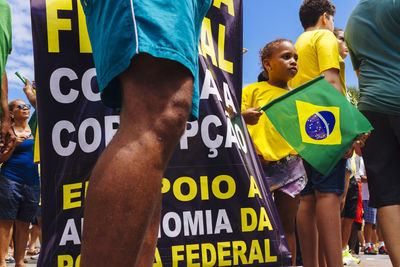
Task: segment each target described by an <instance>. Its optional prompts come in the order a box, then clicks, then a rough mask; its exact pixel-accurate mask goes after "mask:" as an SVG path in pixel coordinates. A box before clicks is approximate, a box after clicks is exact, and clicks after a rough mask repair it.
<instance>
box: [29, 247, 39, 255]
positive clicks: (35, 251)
mask: <svg viewBox="0 0 400 267" xmlns="http://www.w3.org/2000/svg"><path fill="white" fill-rule="evenodd" d="M37 254H39V251H38V250H37V249H35V250H33V251H29V250H28V251H27V252H26V255H27V256H35V255H37Z"/></svg>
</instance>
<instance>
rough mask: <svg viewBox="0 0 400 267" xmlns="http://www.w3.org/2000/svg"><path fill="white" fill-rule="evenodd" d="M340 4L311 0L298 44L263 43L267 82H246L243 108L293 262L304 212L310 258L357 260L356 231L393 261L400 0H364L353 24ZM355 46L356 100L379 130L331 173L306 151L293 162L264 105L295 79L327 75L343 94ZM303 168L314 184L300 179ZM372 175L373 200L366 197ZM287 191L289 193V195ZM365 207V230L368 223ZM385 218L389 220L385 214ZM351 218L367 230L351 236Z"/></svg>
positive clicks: (315, 261)
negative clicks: (343, 18)
mask: <svg viewBox="0 0 400 267" xmlns="http://www.w3.org/2000/svg"><path fill="white" fill-rule="evenodd" d="M335 12H336V10H335V7H334V5H333V4H332V3H331V2H330V1H328V0H305V1H304V2H303V4H302V6H301V7H300V11H299V15H300V21H301V23H302V26H303V28H304V33H303V34H301V35H300V36H299V37H298V39H297V41H296V43H295V45H293V44H292V43H291V42H290V41H289V40H285V39H278V40H275V41H272V42H271V43H269V44H267V45H266V46H265V47H264V48H263V49H262V50H261V52H260V58H261V64H262V66H263V69H264V71H263V73H262V74H260V75H259V77H261V78H263V79H264V81H259V82H258V83H255V84H251V85H249V86H247V87H246V88H244V89H243V96H242V115H243V118H244V120H245V121H246V124H247V125H248V129H249V133H250V135H251V137H252V139H253V142H254V145H255V148H256V151H257V153H258V154H259V156H260V161H261V163H262V165H263V168H264V171H265V175H266V182H267V184H268V185H269V186H270V189H271V191H273V192H274V195H275V198H274V199H275V204H276V207H277V209H278V213H279V216H280V219H281V222H282V225H283V228H284V231H285V235H286V237H287V239H288V242H289V247H290V250H291V252H292V255H293V262H292V263H293V265H295V264H296V257H295V255H296V245H295V244H296V243H295V239H294V237H293V233H294V229H295V220H294V219H295V218H296V219H297V220H296V222H297V231H298V236H299V241H300V247H301V254H302V259H303V264H304V266H310V267H311V266H342V265H343V264H350V263H351V262H356V263H359V262H360V260H359V259H357V258H355V257H353V255H352V254H351V253H350V249H349V246H348V244H349V243H350V248H351V250H352V251H355V245H356V244H357V242H355V241H354V240H356V237H358V236H359V239H360V240H361V244H362V246H363V250H364V253H365V254H368V255H371V254H372V255H375V254H377V251H375V244H376V243H377V241H378V240H379V245H378V246H379V248H378V249H377V250H378V253H379V254H387V253H389V255H390V258H391V260H392V263H393V266H400V265H399V264H400V261H399V257H400V246H399V245H400V243H399V240H398V239H396V240H395V239H394V238H393V236H398V234H399V231H398V230H395V229H394V227H393V223H395V222H396V223H399V222H400V221H399V217H398V215H400V214H399V208H400V206H399V205H400V194H399V191H398V188H399V187H400V182H399V179H398V177H397V175H396V170H395V168H396V163H395V162H399V161H398V155H397V153H398V152H399V148H400V145H399V144H400V138H399V137H400V131H399V130H400V128H399V126H400V124H399V119H400V117H399V115H400V113H399V112H398V111H399V104H400V101H399V100H400V75H399V72H398V70H399V67H400V66H399V63H398V62H397V63H395V62H394V60H393V59H398V58H399V56H400V51H399V50H398V48H397V49H396V48H394V47H395V46H397V45H398V44H399V43H400V32H399V29H400V28H399V14H400V5H399V3H395V2H393V1H383V2H382V1H380V2H379V3H378V1H373V0H369V1H368V0H363V1H360V2H359V4H358V5H357V7H356V9H355V10H354V11H353V13H352V15H351V16H350V19H349V22H348V25H347V28H346V33H345V32H344V31H343V30H341V29H339V28H335V27H334V16H335ZM371 14H374V15H373V16H371ZM345 36H346V37H345ZM350 36H351V37H350ZM395 44H396V45H395ZM348 53H350V56H351V59H352V63H353V67H354V69H355V71H356V72H357V74H358V75H359V79H360V90H361V98H360V100H359V106H358V108H359V110H361V111H362V113H363V114H364V115H365V116H366V117H367V118H368V119H369V120H370V122H371V123H372V125H373V127H374V128H375V130H374V131H373V132H372V134H371V136H370V137H369V139H368V140H367V138H368V136H369V135H370V133H368V134H366V135H363V136H360V138H359V139H357V140H356V141H355V143H354V144H353V145H352V146H351V147H350V149H349V150H348V151H347V152H346V154H345V155H343V159H342V160H340V161H339V162H338V163H337V165H336V166H335V167H334V168H333V170H332V171H331V172H330V173H329V174H328V175H323V174H321V173H320V172H318V171H317V170H316V169H315V168H314V167H313V166H311V165H310V164H309V163H308V162H307V161H305V160H304V159H303V160H302V162H301V160H300V162H297V164H298V165H300V164H302V166H296V167H294V166H295V165H290V163H289V162H290V161H291V160H293V159H295V158H296V156H297V153H296V151H294V150H293V149H292V148H291V147H290V145H288V144H287V143H286V141H285V140H284V139H282V137H281V136H280V135H279V133H278V132H277V131H276V129H275V128H274V126H273V125H272V124H271V122H270V121H269V119H268V117H267V116H266V115H265V114H261V113H259V112H258V110H259V109H260V107H261V106H264V105H266V104H267V103H269V102H271V101H272V100H274V99H275V98H277V97H279V96H281V95H283V94H285V93H286V92H288V91H289V90H291V88H295V87H298V86H300V85H302V84H304V83H305V82H307V81H310V80H311V79H313V78H316V77H318V76H320V75H322V74H324V75H325V79H326V80H327V81H328V82H329V83H330V84H331V85H332V86H333V87H335V88H336V89H337V90H338V91H339V92H341V93H342V94H343V96H344V97H345V96H346V85H345V77H344V73H345V72H344V68H345V66H344V61H343V59H344V58H345V57H347V55H348ZM371 55H372V56H371ZM390 57H392V58H390ZM389 66H390V67H389ZM393 70H396V71H397V73H396V74H395V73H394V71H393ZM371 140H372V141H371ZM364 144H365V148H363V149H362V150H363V153H364V154H365V158H366V160H365V161H366V169H367V171H366V173H365V172H363V173H362V174H360V173H361V171H362V168H361V167H360V166H362V164H360V162H363V161H362V157H360V156H361V148H362V147H364ZM379 146H381V148H380V149H379ZM389 146H391V148H390V149H389ZM382 148H385V149H384V150H382ZM354 150H355V151H356V152H354ZM395 151H396V152H395ZM353 154H354V156H353ZM378 155H379V156H378ZM356 163H357V164H356ZM352 165H354V167H353V168H352ZM276 166H279V167H278V168H277V167H276ZM356 166H357V167H356ZM301 167H303V169H301ZM275 169H278V170H279V172H280V173H278V172H276V171H275ZM294 169H296V172H293V170H294ZM385 174H386V175H385ZM269 176H275V179H277V180H279V181H280V182H281V183H280V184H279V187H275V186H274V185H275V184H274V183H273V182H271V181H274V180H275V179H274V177H272V178H270V177H269ZM303 177H306V179H307V183H304V184H303V183H302V181H303ZM367 177H368V181H369V183H368V184H369V190H370V191H371V200H370V201H369V200H367V199H369V190H368V186H366V184H367V183H366V179H367ZM360 183H361V184H362V186H359V185H360ZM297 189H300V190H299V191H297ZM291 190H294V191H295V192H297V193H293V191H291ZM282 192H283V195H285V197H282ZM360 193H361V194H360ZM298 195H299V196H300V201H299V202H298V201H297V197H298ZM282 200H284V201H282ZM282 202H284V204H282ZM298 203H299V204H298ZM297 204H298V209H297ZM389 210H390V212H392V213H391V214H389ZM362 211H364V212H362ZM363 213H364V221H365V226H364V235H363V234H362V232H361V228H362V226H361V223H362V218H361V215H362V214H363ZM377 213H378V217H379V224H378V227H376V225H377V219H376V217H377V216H376V214H377ZM379 214H381V215H380V216H379ZM341 217H342V218H341ZM381 218H382V220H384V223H381ZM388 218H391V220H392V221H391V223H392V225H387V223H388V222H387V220H388ZM354 221H355V222H354ZM353 224H354V229H355V230H354V231H353V232H358V231H360V233H359V235H358V234H357V235H354V234H353V236H352V238H350V236H351V232H352V227H353ZM373 227H375V228H376V229H378V231H377V232H378V233H379V234H378V238H377V237H376V234H375V237H372V235H371V233H372V232H373V230H372V229H373ZM384 240H385V241H386V243H387V246H388V249H386V247H385V243H384ZM349 241H350V242H349Z"/></svg>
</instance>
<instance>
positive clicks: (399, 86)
mask: <svg viewBox="0 0 400 267" xmlns="http://www.w3.org/2000/svg"><path fill="white" fill-rule="evenodd" d="M345 39H346V41H347V45H348V48H349V52H350V56H351V59H352V63H353V67H354V70H355V71H356V72H358V73H359V88H360V101H359V109H360V111H361V112H362V113H363V114H364V116H365V117H366V118H367V119H368V120H369V121H370V123H371V124H372V126H373V127H374V131H373V132H372V134H371V136H370V138H369V139H368V142H367V143H366V146H365V148H364V149H363V151H362V153H363V158H364V161H365V167H366V170H367V176H368V188H369V193H370V198H369V202H368V205H369V206H370V207H373V208H377V210H378V221H379V225H380V227H381V229H382V233H383V239H384V240H385V244H386V245H387V250H388V251H389V256H390V259H391V261H392V264H393V266H395V267H399V266H400V242H399V240H400V231H399V230H398V225H399V224H400V180H399V175H398V163H399V162H400V49H399V44H400V1H398V0H379V1H378V0H361V1H360V2H359V3H358V5H357V6H356V8H355V9H354V11H353V12H352V14H351V15H350V18H349V20H348V22H347V27H346V32H345Z"/></svg>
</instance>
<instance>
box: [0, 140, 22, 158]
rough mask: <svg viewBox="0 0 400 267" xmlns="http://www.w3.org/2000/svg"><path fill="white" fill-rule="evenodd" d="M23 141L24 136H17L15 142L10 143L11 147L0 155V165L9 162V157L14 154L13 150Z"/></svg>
mask: <svg viewBox="0 0 400 267" xmlns="http://www.w3.org/2000/svg"><path fill="white" fill-rule="evenodd" d="M25 139H27V137H26V136H17V137H16V139H15V141H14V142H13V143H12V146H11V147H10V149H9V150H8V151H7V152H5V153H1V154H0V163H3V162H6V161H7V160H9V159H10V157H11V156H12V154H13V153H14V150H15V148H16V147H17V146H18V145H19V144H20V143H22V142H24V141H25Z"/></svg>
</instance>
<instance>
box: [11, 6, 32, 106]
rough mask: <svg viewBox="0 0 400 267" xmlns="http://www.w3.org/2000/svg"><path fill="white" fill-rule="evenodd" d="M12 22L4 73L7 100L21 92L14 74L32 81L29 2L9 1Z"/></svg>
mask: <svg viewBox="0 0 400 267" xmlns="http://www.w3.org/2000/svg"><path fill="white" fill-rule="evenodd" d="M8 3H9V4H10V7H11V20H12V37H13V38H12V46H13V47H12V48H13V49H12V52H11V55H9V57H8V61H7V65H6V71H7V76H8V81H9V85H8V87H9V100H12V99H13V95H14V92H13V91H15V90H18V91H19V90H21V88H22V87H23V84H22V82H21V81H20V80H19V79H18V77H17V76H16V75H15V74H14V73H15V72H16V71H18V72H20V73H21V74H22V75H24V76H25V77H27V78H29V79H30V80H33V79H34V69H33V67H34V65H33V46H32V29H31V12H30V1H29V0H9V1H8Z"/></svg>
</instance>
